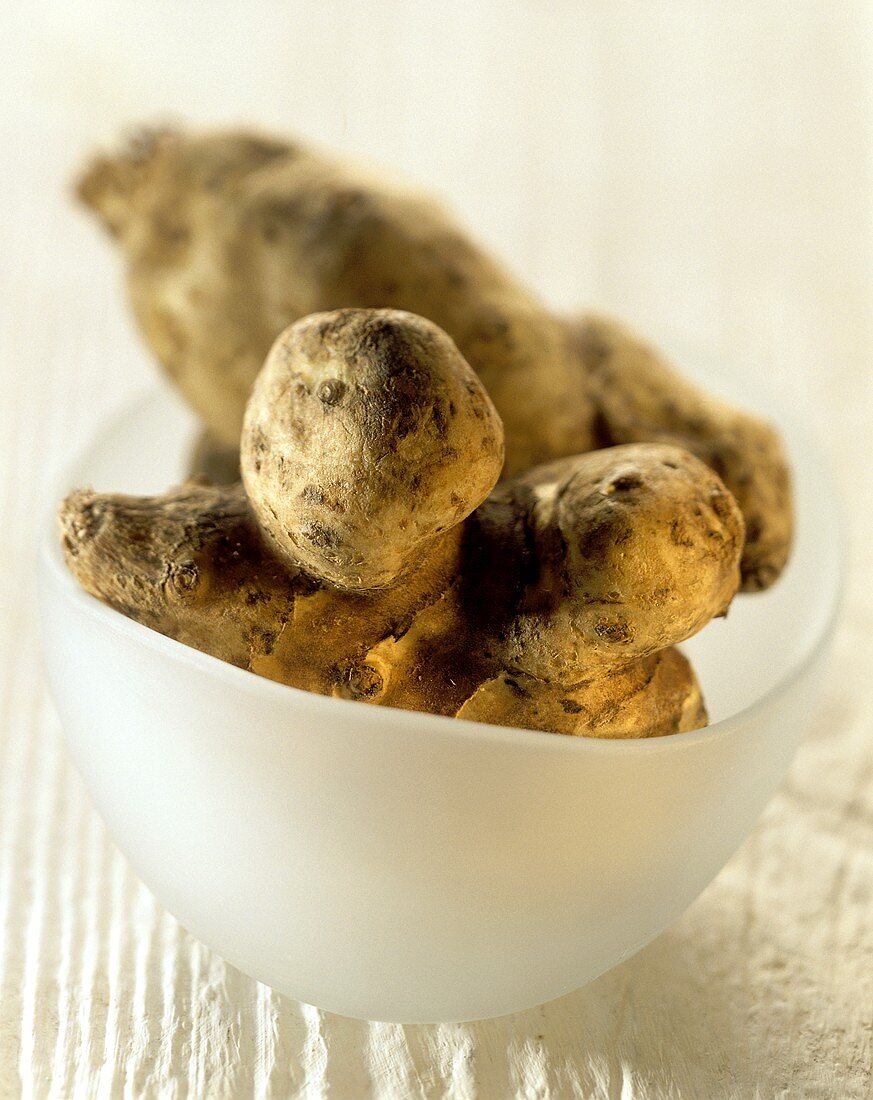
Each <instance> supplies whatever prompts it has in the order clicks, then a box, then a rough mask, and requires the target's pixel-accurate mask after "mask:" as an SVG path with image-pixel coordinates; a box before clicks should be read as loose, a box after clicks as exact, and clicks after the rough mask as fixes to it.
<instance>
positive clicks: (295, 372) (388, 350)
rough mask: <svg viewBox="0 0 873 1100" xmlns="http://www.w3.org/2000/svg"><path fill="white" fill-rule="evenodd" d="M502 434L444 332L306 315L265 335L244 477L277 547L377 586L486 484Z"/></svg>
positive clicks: (330, 576)
mask: <svg viewBox="0 0 873 1100" xmlns="http://www.w3.org/2000/svg"><path fill="white" fill-rule="evenodd" d="M502 466H503V433H502V430H501V426H500V420H499V418H498V416H497V413H496V412H495V410H494V406H493V405H492V404H491V401H490V400H489V398H488V395H487V394H486V393H485V390H484V389H483V388H482V383H481V382H480V381H479V379H478V378H477V377H476V375H475V374H474V373H473V371H472V370H471V369H470V367H469V366H468V365H467V363H466V362H465V361H464V359H463V358H462V357H461V354H460V352H459V351H458V349H457V348H456V347H455V345H454V344H453V343H452V341H451V340H450V339H449V338H448V336H446V334H445V333H444V332H443V331H442V330H441V329H439V328H437V327H436V325H434V324H432V323H431V322H430V321H426V320H424V318H422V317H416V316H414V315H413V314H410V313H402V312H400V311H398V310H390V309H384V310H361V309H347V310H339V311H337V312H335V313H317V314H314V315H313V316H312V317H308V318H307V319H305V320H303V321H300V322H299V323H298V324H296V325H292V326H291V327H290V328H289V329H287V330H286V331H285V332H284V333H282V335H281V336H280V337H279V339H278V340H277V341H276V343H275V344H274V345H273V348H272V350H271V351H270V354H269V355H268V356H267V361H266V363H265V365H264V368H263V370H262V371H261V373H260V375H259V376H258V379H257V382H256V383H255V387H254V390H253V392H252V396H251V399H250V400H249V405H248V411H247V413H246V418H245V427H244V430H243V438H242V476H243V481H244V482H245V486H246V492H247V493H248V497H249V500H250V501H251V505H252V508H253V509H254V511H255V515H256V516H257V518H258V522H259V523H260V526H261V530H262V531H263V532H264V534H265V535H266V536H267V538H268V540H269V541H270V542H271V544H272V546H273V548H274V550H275V551H276V553H278V554H279V555H280V556H281V557H283V558H284V559H285V560H286V561H288V562H289V563H291V564H293V565H294V566H302V567H303V568H304V569H306V570H307V571H308V572H309V573H310V575H311V576H314V577H318V578H319V579H320V580H325V581H328V582H329V583H331V584H333V585H335V586H336V587H339V588H348V589H352V590H354V589H368V588H384V587H386V586H388V585H390V584H392V583H394V581H396V579H397V578H398V576H400V574H401V573H403V572H404V571H405V569H406V568H407V567H408V565H409V564H410V563H414V562H415V561H416V560H418V559H420V558H421V557H422V556H423V554H424V553H425V551H426V549H427V548H428V547H430V546H431V544H432V543H433V541H434V540H435V539H436V538H438V537H439V536H440V535H442V534H443V533H444V532H446V531H448V530H449V529H450V528H452V527H454V526H456V524H457V523H458V522H459V521H460V520H462V519H464V517H465V516H467V515H469V514H470V512H472V511H473V509H474V508H476V507H477V506H478V505H479V504H481V503H482V501H483V500H484V499H485V497H486V496H487V495H488V493H489V492H490V491H491V489H492V488H493V487H494V485H495V483H496V482H497V479H498V477H499V476H500V470H501V468H502Z"/></svg>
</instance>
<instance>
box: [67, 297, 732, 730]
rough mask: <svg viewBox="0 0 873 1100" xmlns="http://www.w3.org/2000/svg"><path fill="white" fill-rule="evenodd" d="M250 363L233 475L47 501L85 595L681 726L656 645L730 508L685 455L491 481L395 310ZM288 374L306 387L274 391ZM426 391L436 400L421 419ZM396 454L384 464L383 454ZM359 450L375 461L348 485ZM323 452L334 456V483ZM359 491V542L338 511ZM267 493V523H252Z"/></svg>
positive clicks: (391, 673) (461, 380)
mask: <svg viewBox="0 0 873 1100" xmlns="http://www.w3.org/2000/svg"><path fill="white" fill-rule="evenodd" d="M388 365H390V366H391V369H390V370H388V369H382V368H383V367H387V366H388ZM328 376H329V377H328ZM262 377H263V379H264V385H263V386H262V385H261V381H260V380H259V383H258V385H257V386H256V387H255V389H254V392H253V395H252V398H251V402H250V405H249V410H248V413H247V416H246V425H247V427H246V431H245V432H244V433H243V442H242V466H243V470H244V472H246V485H245V487H244V486H243V485H242V484H236V485H233V486H214V485H209V484H204V483H202V482H196V481H195V482H189V483H188V484H186V485H184V486H182V487H181V488H179V489H176V490H174V491H173V492H171V493H169V494H167V495H165V496H162V497H130V496H120V495H111V494H98V493H93V492H91V491H88V490H80V491H77V492H75V493H73V494H71V495H70V496H69V497H68V498H67V499H66V501H65V502H64V503H63V505H62V507H61V512H60V529H61V541H62V546H63V550H64V554H65V557H66V560H67V562H68V564H69V567H70V569H71V570H72V572H73V573H74V575H75V576H76V577H77V579H78V580H79V582H80V583H81V584H82V586H83V587H84V588H85V589H86V590H87V591H88V592H90V593H91V594H92V595H94V596H96V597H97V598H99V599H101V600H103V601H104V602H106V603H107V604H109V605H110V606H112V607H114V608H116V609H117V610H119V611H122V612H123V613H124V614H126V615H128V616H129V617H131V618H133V619H135V620H137V621H138V622H141V623H143V624H144V625H146V626H149V627H151V628H153V629H155V630H158V631H160V632H161V633H163V634H165V635H167V636H169V637H172V638H176V639H178V640H179V641H182V642H184V643H186V644H188V645H192V646H195V647H197V648H199V649H201V650H203V651H205V652H207V653H211V654H213V655H215V656H217V657H220V658H221V659H223V660H226V661H229V662H231V663H232V664H235V665H237V666H239V667H241V668H246V669H249V670H251V671H252V672H255V673H258V674H260V675H263V676H267V677H269V678H271V679H274V680H277V681H280V682H283V683H286V684H290V685H292V686H295V687H299V688H304V689H306V690H309V691H315V692H320V693H322V694H325V695H332V696H335V697H340V698H348V699H357V700H360V701H364V702H368V703H379V704H383V705H387V706H395V707H402V708H405V709H411V710H422V711H431V712H433V713H436V714H443V715H456V716H459V717H463V718H470V719H474V720H477V721H482V722H490V723H494V724H499V725H510V726H521V727H526V728H530V729H542V730H552V731H555V732H559V733H566V734H575V735H587V736H594V737H640V736H660V735H663V734H667V733H673V732H676V731H681V730H689V729H696V728H699V727H700V726H702V725H705V723H706V711H705V708H704V705H703V700H702V697H701V693H700V688H699V685H698V684H697V681H696V679H695V677H694V673H693V671H692V669H691V667H690V665H689V664H688V662H687V660H686V659H685V658H684V657H683V656H682V655H681V654H680V653H679V652H678V651H677V650H676V649H675V648H673V647H674V646H675V645H676V644H677V643H679V642H681V641H683V640H684V639H686V638H688V637H690V636H691V634H693V633H695V632H696V631H697V630H699V629H700V628H701V627H702V626H703V625H705V623H706V622H708V621H709V620H710V619H711V618H712V617H713V616H715V615H720V614H724V612H725V611H726V609H727V607H728V605H729V603H730V601H731V599H732V597H733V595H734V593H735V592H736V590H737V587H738V584H739V562H740V556H741V551H742V546H743V520H742V516H741V513H740V512H739V509H738V508H737V506H736V503H735V502H734V500H733V498H732V497H731V495H730V493H729V492H728V491H727V490H726V488H725V486H724V484H723V483H722V482H721V480H720V479H719V478H718V476H717V475H715V474H714V473H713V472H712V470H710V469H709V468H708V467H707V466H706V465H704V464H703V463H702V462H701V461H700V460H698V459H697V458H695V457H694V456H693V455H691V454H689V453H688V452H687V451H684V450H682V449H681V448H678V447H676V446H673V445H670V444H650V443H641V444H629V445H625V446H617V447H614V448H610V449H608V450H605V451H597V452H591V453H588V454H584V455H580V456H577V457H576V458H566V459H561V460H558V461H556V462H553V463H550V464H548V465H546V466H543V467H540V468H537V469H534V470H532V471H529V472H528V473H527V474H524V475H521V476H519V477H516V478H511V479H508V480H505V481H503V482H501V483H500V484H499V485H497V487H496V488H495V487H494V486H495V482H496V481H497V478H498V475H499V472H500V461H499V458H500V444H501V433H500V420H499V418H498V416H497V414H496V412H495V411H494V409H493V407H492V406H491V404H490V402H489V401H488V399H487V397H486V396H485V395H484V391H482V390H481V386H480V384H479V383H478V381H477V380H476V378H475V376H474V375H472V372H470V370H469V367H468V366H467V364H466V363H465V362H464V361H463V359H462V358H461V356H460V355H459V354H458V353H457V350H456V349H455V348H454V346H453V345H452V343H451V341H450V340H448V338H447V337H446V336H445V335H444V334H443V333H440V332H439V330H437V329H436V328H435V326H433V325H432V324H431V323H430V322H429V321H426V320H424V319H423V318H419V317H414V316H411V315H409V314H407V313H404V312H401V311H391V310H376V311H371V310H340V311H337V312H335V313H332V314H326V315H324V314H322V315H317V316H315V317H311V318H306V319H304V320H302V321H300V322H298V323H297V324H295V325H293V326H291V328H290V329H289V330H288V331H286V332H285V333H283V334H282V335H281V336H280V338H279V340H278V341H277V343H276V346H275V347H274V349H273V351H272V352H271V354H270V358H269V361H268V363H267V364H266V366H265V368H264V375H263V376H262ZM336 378H340V379H341V380H343V381H344V382H345V383H346V386H347V389H346V390H345V391H343V398H344V399H345V400H347V402H348V404H347V405H342V404H341V403H339V404H332V405H330V406H329V408H328V409H327V410H325V409H324V408H322V407H321V405H322V403H321V401H320V399H319V398H318V396H317V395H318V392H319V389H320V387H322V386H323V385H324V383H325V381H331V380H333V379H336ZM410 380H413V381H414V382H415V383H416V384H415V385H411V384H409V385H407V384H406V383H407V382H409V381H410ZM298 384H303V385H304V386H305V387H306V388H307V390H308V392H307V394H306V395H298V400H296V401H295V402H294V403H293V404H291V405H289V406H288V408H287V409H286V408H283V407H282V405H281V402H279V404H278V405H277V404H276V395H277V394H278V395H281V394H282V393H283V392H284V391H285V390H292V391H293V390H294V389H295V387H296V386H297V385H298ZM332 392H338V391H336V388H335V387H334V389H333V391H332ZM464 395H466V396H464ZM426 407H430V408H434V407H438V408H444V409H445V415H446V420H445V422H441V423H440V428H439V431H434V420H433V416H430V417H428V416H425V415H422V411H423V410H424V409H425V408H426ZM271 408H274V409H275V411H276V416H275V418H274V421H273V422H272V423H269V410H270V409H271ZM289 410H290V411H293V413H294V416H292V418H291V419H290V420H289V419H288V418H287V414H288V413H289ZM373 410H377V411H380V412H384V411H386V410H388V411H389V412H390V415H387V414H386V415H378V416H375V417H371V415H370V414H371V413H372V412H373ZM404 413H405V415H404ZM337 414H339V416H337ZM367 425H369V426H370V428H371V429H372V431H371V435H367V434H366V433H363V444H364V448H363V449H362V426H367ZM268 428H269V437H268V438H267V437H262V435H261V432H262V431H267V429H268ZM376 435H379V436H380V439H379V445H378V446H377V445H376V443H377V441H376V438H375V436H376ZM371 436H372V437H371ZM453 440H454V441H456V443H457V446H455V444H452V446H451V447H450V449H451V450H453V451H455V450H456V451H457V453H455V454H447V453H446V449H445V443H446V441H453ZM343 448H345V455H343ZM367 448H372V450H371V451H368V450H367ZM404 448H405V450H404ZM362 455H363V456H364V457H363V459H362V457H361V456H362ZM398 455H401V456H403V459H404V464H403V465H404V467H405V468H401V466H400V465H398V466H396V467H395V466H394V465H392V459H393V457H396V456H398ZM267 456H269V459H270V461H269V462H266V463H265V458H266V457H267ZM280 457H281V458H282V459H283V461H282V462H280V461H278V460H279V458H280ZM380 459H382V460H383V461H384V462H386V463H387V472H386V471H380V472H377V475H376V477H375V478H374V479H373V482H372V484H369V485H365V484H364V481H365V480H366V475H367V472H368V470H370V469H371V468H376V467H378V464H379V461H380ZM258 461H260V463H261V465H260V468H258V466H257V462H258ZM346 468H347V469H349V470H354V471H355V473H354V476H350V477H349V478H348V479H347V481H344V480H343V476H342V471H343V470H344V469H346ZM307 470H308V476H306V471H307ZM411 471H414V472H415V474H416V475H418V476H419V477H420V488H421V490H422V491H421V492H420V494H418V495H416V493H415V491H414V490H413V489H412V486H411V484H410V483H409V481H408V478H409V474H410V472H411ZM450 483H451V484H453V485H454V491H455V492H456V493H457V494H458V495H459V497H460V500H461V502H462V505H461V503H458V504H453V503H452V499H451V492H450V491H449V490H448V485H449V484H450ZM312 487H314V489H315V490H316V491H311V489H312ZM361 493H369V494H370V496H369V497H368V498H367V500H368V502H367V511H368V513H369V514H370V515H372V517H373V523H374V526H375V527H376V528H378V529H379V531H380V534H379V538H378V540H377V545H375V546H374V545H373V539H372V535H371V532H370V531H369V529H368V527H367V525H366V523H364V522H363V519H362V518H361V517H358V516H357V515H356V513H355V511H354V507H355V505H356V502H357V500H358V497H359V495H360V494H361ZM247 494H248V495H247ZM255 494H257V495H258V496H259V502H258V503H256V502H255V499H254V495H255ZM404 494H409V495H407V496H406V510H407V515H406V516H405V517H403V516H401V514H400V509H401V505H402V502H403V499H404ZM325 500H332V501H334V503H335V504H338V505H341V507H339V508H334V509H333V512H334V513H335V515H334V516H333V522H335V523H336V524H337V538H335V539H333V538H332V539H328V540H325V539H316V540H315V541H314V542H313V541H312V540H309V539H308V538H307V536H306V529H307V527H309V526H311V525H312V523H313V522H318V520H317V519H316V520H313V516H314V515H315V516H317V515H319V514H320V513H318V512H313V508H316V509H317V508H323V507H324V501H325ZM447 502H448V507H447ZM271 509H272V511H274V512H275V513H276V514H281V515H282V523H281V525H279V526H278V527H273V528H272V529H271V530H270V531H267V530H266V529H265V527H264V525H263V523H262V521H261V516H262V514H264V513H265V512H266V513H267V514H271ZM349 517H351V518H349ZM404 518H405V519H407V520H410V521H412V520H414V523H413V522H409V523H407V524H406V525H405V526H404V525H403V519H404ZM395 521H396V522H395ZM410 532H411V533H410ZM422 532H424V536H423V537H420V536H421V533H422ZM301 547H302V548H303V549H302V552H301V553H300V557H295V554H297V552H298V548H301ZM371 551H372V553H373V555H374V561H376V562H377V565H376V566H374V567H372V568H371V567H370V566H369V555H370V552H371ZM303 557H305V559H306V560H305V561H302V560H300V558H303ZM389 575H390V578H391V579H390V580H388V579H387V578H388V577H389Z"/></svg>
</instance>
